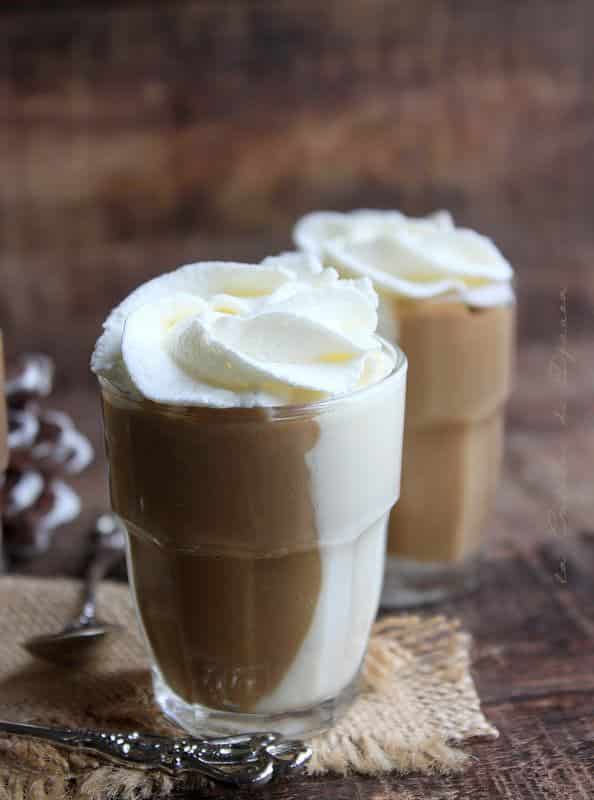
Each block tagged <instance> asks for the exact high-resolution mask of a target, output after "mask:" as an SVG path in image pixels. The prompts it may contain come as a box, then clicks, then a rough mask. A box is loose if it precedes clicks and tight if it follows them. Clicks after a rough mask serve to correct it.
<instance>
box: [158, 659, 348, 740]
mask: <svg viewBox="0 0 594 800" xmlns="http://www.w3.org/2000/svg"><path fill="white" fill-rule="evenodd" d="M358 685H359V675H358V674H357V676H356V677H355V679H354V680H353V681H351V683H349V684H348V686H346V687H345V688H344V689H343V690H342V691H341V692H340V693H339V694H338V695H337V696H336V697H333V698H330V699H329V700H324V701H322V702H321V703H317V704H316V705H313V706H310V707H308V708H303V709H297V710H294V711H286V712H282V713H280V712H279V713H264V714H239V713H235V712H232V711H217V710H216V709H214V708H207V707H206V706H202V705H199V704H197V703H196V704H192V703H187V702H186V701H185V700H182V698H181V697H179V696H178V695H176V694H175V692H173V691H172V690H171V689H170V688H169V686H167V684H166V683H165V681H164V679H163V676H162V675H161V673H160V672H159V670H158V669H156V668H154V667H153V690H154V693H155V698H156V700H157V703H158V704H159V706H160V707H161V710H162V711H163V712H164V713H165V714H166V716H168V717H169V718H170V719H172V720H173V721H174V722H176V723H177V724H178V725H179V726H180V727H182V728H183V729H184V730H186V731H187V732H188V733H190V734H192V735H193V736H203V735H214V736H220V735H231V734H237V733H253V732H254V731H274V732H278V733H282V734H283V735H284V736H289V737H303V736H308V737H309V736H313V735H314V734H317V733H320V732H321V731H324V730H326V729H327V728H331V727H332V726H333V725H335V724H336V723H337V722H338V720H339V719H340V718H341V717H342V716H343V715H344V714H345V713H346V711H348V709H349V708H350V706H351V704H352V702H353V700H354V699H355V697H356V696H357V688H358Z"/></svg>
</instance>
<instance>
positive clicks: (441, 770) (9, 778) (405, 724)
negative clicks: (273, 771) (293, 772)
mask: <svg viewBox="0 0 594 800" xmlns="http://www.w3.org/2000/svg"><path fill="white" fill-rule="evenodd" d="M2 580H3V582H4V585H6V583H5V582H6V581H7V580H8V579H6V578H5V579H2ZM12 582H13V583H16V585H17V586H18V588H19V589H20V583H22V584H25V583H28V584H29V583H34V582H36V583H40V581H33V580H30V579H29V580H28V581H25V580H23V579H21V581H20V582H19V581H16V582H15V581H14V580H13V581H12ZM56 584H61V588H60V587H58V586H57V585H56ZM24 588H28V589H29V590H30V589H32V588H34V587H24ZM43 591H44V592H45V598H46V600H47V602H48V603H50V605H51V603H52V596H53V595H54V593H57V592H60V591H62V592H64V591H65V592H66V593H67V594H68V592H71V593H72V597H73V598H74V597H75V596H76V587H75V585H72V586H70V585H69V582H66V581H60V582H57V581H56V582H51V584H50V582H49V581H46V582H45V583H44V585H43ZM19 595H20V591H19ZM30 596H31V592H30V591H29V592H28V593H26V594H25V595H24V596H21V597H19V598H13V597H12V595H11V601H14V603H15V604H17V605H18V606H19V613H20V614H22V615H23V616H24V617H26V618H27V619H28V618H29V616H30V614H29V611H31V610H30V609H27V608H25V609H23V603H25V604H26V602H27V601H26V600H25V597H30ZM60 602H61V600H60ZM101 602H102V608H103V609H104V611H105V614H106V616H108V618H109V619H113V620H114V621H118V622H120V623H121V624H124V625H126V626H127V627H128V629H129V630H130V637H129V640H128V643H127V648H126V654H125V655H124V654H121V653H119V652H115V651H114V653H113V654H112V655H111V660H110V669H111V676H112V680H115V683H116V691H115V692H114V691H113V688H112V689H111V690H110V692H111V694H110V695H109V696H110V697H111V702H110V701H109V698H108V696H107V695H106V694H105V693H104V694H103V695H101V696H99V694H100V692H101V691H103V689H101V688H100V687H99V684H98V685H97V689H96V691H97V693H98V694H97V696H96V697H90V698H89V707H88V708H87V709H85V710H84V711H83V710H81V712H80V718H77V716H76V714H75V713H74V712H73V710H72V709H70V710H68V709H67V708H64V709H63V710H59V709H56V710H55V711H53V712H52V715H51V718H48V714H47V711H44V710H42V709H39V710H38V709H36V708H35V706H34V704H33V705H31V706H30V707H28V708H27V711H26V718H27V719H28V720H29V721H32V722H40V723H47V724H68V725H71V726H72V727H77V726H80V725H82V724H85V725H88V724H93V725H94V726H96V727H104V728H108V729H109V728H112V729H113V728H119V729H133V728H138V729H141V730H142V729H144V730H149V729H150V730H153V731H158V732H162V733H166V732H173V730H174V729H173V728H172V726H171V725H170V724H169V723H168V722H167V721H166V720H165V719H164V718H163V716H162V715H161V714H160V712H159V710H158V709H157V708H156V707H155V706H154V705H153V702H152V696H151V694H150V689H149V682H148V675H147V673H146V670H145V671H144V672H142V671H140V672H139V673H134V676H136V674H139V675H141V676H143V677H146V680H137V679H136V678H135V677H134V678H133V679H127V678H125V677H123V676H124V675H125V669H126V667H130V666H134V668H137V667H140V666H141V665H142V663H143V662H142V659H143V658H144V656H143V650H142V645H141V643H140V641H138V642H137V641H136V639H137V637H138V632H137V629H136V627H135V624H134V621H133V615H132V608H131V604H130V601H129V596H128V592H127V590H126V588H125V587H122V586H115V585H114V586H108V587H104V590H103V597H102V600H101ZM9 605H10V604H9ZM53 613H59V614H62V613H63V610H62V609H61V607H59V606H58V607H57V608H54V609H53ZM38 615H39V606H37V616H38ZM42 622H43V621H42ZM2 633H3V631H2V625H1V624H0V634H2ZM11 634H15V631H14V623H13V629H12V630H9V631H8V632H7V637H10V635H11ZM19 635H20V629H19ZM470 646H471V640H470V637H469V635H468V634H466V633H465V632H463V631H462V630H461V629H460V625H459V623H458V622H457V621H455V620H449V619H447V618H445V617H443V616H431V617H422V616H416V615H400V616H390V617H386V618H384V619H382V620H380V621H379V622H377V623H376V625H375V626H374V630H373V635H372V638H371V641H370V645H369V649H368V653H367V656H366V659H365V664H364V669H363V681H362V691H361V693H360V695H359V697H358V698H357V700H356V702H355V703H354V705H353V706H352V708H351V709H350V711H349V712H348V713H347V714H346V716H345V717H343V718H342V719H341V720H340V721H339V723H338V724H337V725H336V727H335V728H333V729H332V730H331V731H328V732H327V733H325V734H322V735H320V736H317V737H316V738H314V739H313V740H312V742H311V743H312V746H313V751H314V755H313V758H312V760H311V762H310V764H309V767H308V771H309V773H310V774H312V775H320V774H324V773H327V772H332V773H336V774H340V775H345V774H348V773H358V774H363V775H378V774H382V773H387V772H392V771H397V772H399V773H402V774H404V773H407V772H419V773H424V774H445V773H450V772H457V771H461V770H463V769H464V768H465V767H466V766H467V764H468V760H469V758H470V757H469V756H468V754H466V753H465V752H464V751H463V750H462V749H461V745H462V744H463V743H464V742H465V741H466V740H468V739H471V738H473V737H477V736H486V737H496V736H497V735H498V734H497V731H496V729H495V728H494V727H493V726H492V725H490V724H489V723H488V722H487V720H486V719H485V717H484V716H483V714H482V712H481V710H480V702H479V698H478V695H477V693H476V689H475V686H474V682H473V680H472V676H471V672H470V666H471V665H470ZM136 647H137V649H135V648H136ZM131 662H133V663H131ZM89 674H91V675H92V674H93V673H89ZM89 674H87V676H86V677H87V678H88V677H89ZM18 675H20V671H18V670H17V676H18ZM108 694H109V693H108ZM122 697H125V698H126V701H125V702H122ZM69 715H70V716H69ZM20 719H24V717H23V716H20ZM204 787H205V782H204V781H203V780H202V779H201V778H200V777H199V776H197V777H192V778H190V777H188V776H184V778H182V779H180V780H173V779H171V778H170V777H168V776H166V775H163V774H161V773H158V772H149V773H147V772H140V771H135V770H127V769H122V768H119V767H113V766H109V765H108V764H107V763H106V762H103V761H102V760H101V759H95V758H91V757H89V756H87V755H84V754H79V753H72V752H68V751H65V750H58V749H56V748H54V747H52V746H48V745H46V744H43V743H39V742H33V741H30V740H26V739H21V738H18V737H3V738H0V800H116V798H117V800H144V799H145V798H146V800H148V798H151V799H152V800H164V799H165V798H169V797H171V796H172V794H174V793H175V792H179V791H184V790H185V791H188V790H191V789H197V788H202V789H204Z"/></svg>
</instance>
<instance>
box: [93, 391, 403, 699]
mask: <svg viewBox="0 0 594 800" xmlns="http://www.w3.org/2000/svg"><path fill="white" fill-rule="evenodd" d="M395 377H397V379H398V380H397V381H396V382H394V380H393V379H391V381H392V388H390V386H389V385H388V384H389V383H390V381H388V382H387V384H386V385H378V386H375V387H371V388H369V389H368V390H365V391H364V392H361V393H358V394H355V395H353V396H352V397H350V398H345V399H343V400H339V401H336V402H335V403H330V405H329V406H328V407H327V408H325V409H323V404H322V407H321V408H322V409H323V410H319V411H316V410H315V406H313V407H311V408H312V409H314V410H311V411H308V410H307V409H308V407H307V406H304V407H302V410H301V413H295V414H292V413H291V410H290V408H288V409H287V411H286V413H285V412H282V413H281V414H280V416H279V418H275V417H274V413H273V412H274V411H275V410H270V409H269V410H266V409H262V408H253V409H245V408H244V409H242V408H239V409H237V408H235V409H234V408H229V409H220V408H219V409H213V408H208V407H193V408H186V409H184V408H182V407H177V408H176V407H171V406H169V407H168V406H163V405H159V404H155V403H151V402H149V401H146V400H135V399H130V398H128V399H127V398H126V397H125V396H124V395H123V394H121V393H119V392H117V391H114V390H112V389H110V388H109V387H108V386H107V384H105V383H104V384H103V411H104V424H105V436H106V446H107V454H108V459H109V464H110V486H111V497H112V503H113V507H114V510H115V511H116V512H117V513H118V514H119V515H120V516H121V517H122V519H123V520H124V522H125V524H126V527H127V529H128V532H129V540H130V549H129V563H130V570H131V578H132V583H133V586H134V591H135V596H136V602H137V606H138V609H139V614H140V618H141V622H142V626H143V628H144V631H145V634H146V638H147V640H148V644H149V646H150V648H151V651H152V653H153V657H154V661H155V663H156V665H157V668H158V671H159V673H160V678H161V679H162V680H163V681H164V683H165V684H166V685H167V686H168V687H170V688H171V689H172V690H173V691H174V692H175V694H176V695H177V696H178V697H179V698H181V699H182V700H183V701H184V702H186V703H188V704H201V705H204V706H207V707H209V708H216V709H220V710H226V711H236V712H254V711H256V712H263V711H276V710H283V711H286V710H287V709H291V708H303V707H306V706H307V705H308V704H313V703H315V702H317V701H321V700H323V699H325V698H327V697H331V696H334V695H335V694H336V693H337V692H338V691H340V690H341V689H343V688H344V687H345V686H346V685H347V684H349V682H350V681H352V680H353V678H354V677H355V675H356V673H357V670H358V668H359V664H360V661H361V658H362V656H363V652H364V649H365V644H366V641H367V636H368V634H369V628H370V626H371V623H372V621H373V617H374V615H375V611H376V608H377V603H378V600H379V590H380V586H381V573H382V571H383V558H382V550H383V548H384V547H385V532H386V525H387V515H388V512H389V509H390V507H391V506H392V504H393V502H394V500H395V498H396V493H397V488H398V480H399V475H398V471H399V470H398V467H399V459H396V458H395V453H394V448H395V444H397V443H398V442H399V441H400V438H401V430H402V414H403V386H404V383H403V382H404V375H399V376H395ZM303 409H305V411H304V410H303ZM380 419H381V420H382V422H381V424H380V422H379V420H380ZM355 567H356V568H355Z"/></svg>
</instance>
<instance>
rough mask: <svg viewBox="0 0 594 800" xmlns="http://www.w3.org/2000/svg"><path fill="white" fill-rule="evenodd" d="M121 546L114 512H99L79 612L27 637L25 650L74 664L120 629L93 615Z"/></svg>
mask: <svg viewBox="0 0 594 800" xmlns="http://www.w3.org/2000/svg"><path fill="white" fill-rule="evenodd" d="M125 545H126V537H125V532H124V528H123V526H122V523H121V522H120V521H119V519H118V518H117V517H116V516H115V515H114V514H102V515H101V516H100V517H99V518H98V519H97V521H96V522H95V529H94V546H93V553H92V557H91V560H90V563H89V566H88V569H87V573H86V576H85V583H84V592H83V602H82V609H81V611H80V613H79V614H78V615H77V616H76V617H75V618H74V619H73V620H72V621H71V622H70V623H69V624H68V625H66V627H65V628H64V629H63V630H61V631H59V632H58V633H47V634H42V635H41V636H34V637H32V638H31V639H27V640H26V641H25V642H23V647H24V648H25V650H27V651H28V652H29V653H31V655H33V656H35V657H36V658H43V659H45V660H46V661H53V662H55V663H58V664H67V663H75V662H77V661H82V660H84V658H85V657H87V656H88V655H90V654H91V653H92V652H93V651H94V650H95V649H96V648H97V647H98V646H99V645H100V644H103V643H104V642H105V641H107V640H109V638H110V637H111V636H113V635H114V634H117V633H120V632H121V631H122V627H121V626H120V625H115V624H113V623H111V622H103V620H101V619H99V618H98V617H97V616H96V609H97V598H96V590H97V586H98V585H99V583H100V581H101V580H103V578H104V577H105V576H106V575H107V574H108V572H109V571H110V570H111V569H112V568H113V567H114V566H116V564H118V563H119V562H121V561H122V560H123V558H124V554H125Z"/></svg>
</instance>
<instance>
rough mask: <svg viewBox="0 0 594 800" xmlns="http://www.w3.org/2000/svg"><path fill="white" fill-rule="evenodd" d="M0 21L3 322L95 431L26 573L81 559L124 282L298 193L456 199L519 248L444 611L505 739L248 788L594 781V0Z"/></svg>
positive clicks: (560, 798) (319, 793)
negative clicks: (489, 456)
mask: <svg viewBox="0 0 594 800" xmlns="http://www.w3.org/2000/svg"><path fill="white" fill-rule="evenodd" d="M0 43H1V45H0V163H1V173H0V278H1V282H0V326H1V327H3V328H4V331H5V335H6V339H7V349H8V350H9V352H13V353H16V352H17V351H19V350H21V349H24V348H29V349H32V348H34V349H40V350H44V351H46V352H49V353H50V354H52V355H53V356H54V357H55V358H56V361H57V364H58V387H57V391H56V394H55V396H54V398H53V399H54V402H55V405H57V406H58V407H63V408H65V409H66V410H68V411H70V412H71V413H72V414H73V415H74V416H75V417H76V419H77V421H78V423H79V425H80V427H81V428H82V429H83V430H84V431H85V432H86V433H88V434H89V436H90V437H91V439H92V440H93V442H94V444H95V446H96V447H97V453H98V456H97V460H96V462H95V464H94V466H93V467H92V468H91V469H89V470H87V471H86V472H85V473H84V474H83V475H82V476H80V477H79V478H77V479H76V480H73V485H75V487H76V488H77V490H78V491H79V492H80V494H81V496H82V498H83V500H84V503H85V514H84V517H83V519H82V520H81V521H79V522H78V523H77V524H76V525H71V526H68V527H67V528H64V529H62V530H61V531H60V533H59V534H58V535H57V537H56V539H55V541H54V545H53V548H52V550H51V551H50V552H49V553H48V554H47V556H45V557H43V558H41V559H39V560H37V561H35V562H31V563H28V564H21V565H20V567H19V569H20V570H21V571H23V572H34V573H38V574H55V573H56V572H61V573H67V574H73V575H76V574H80V571H81V569H82V567H83V564H84V555H85V537H84V533H85V526H86V525H87V524H88V523H89V522H90V521H91V519H92V517H93V516H94V514H96V513H97V512H98V511H100V510H101V509H102V508H104V507H105V504H106V503H107V497H106V485H105V484H106V482H105V464H104V461H103V458H102V450H101V432H100V420H99V413H98V403H97V398H96V392H95V390H94V385H93V380H92V378H91V376H90V375H89V372H88V357H89V354H90V351H91V348H92V345H93V342H94V340H95V338H96V335H97V332H98V329H99V324H100V322H101V320H102V319H103V317H104V316H105V314H106V312H107V311H108V310H109V309H110V308H111V307H112V306H113V305H114V303H116V302H117V301H118V300H119V299H121V298H122V297H123V296H124V295H125V294H126V293H127V292H128V291H129V290H130V289H131V288H132V287H133V286H134V285H136V284H138V283H139V282H140V281H141V280H144V279H146V278H148V277H150V276H152V275H154V274H157V273H158V272H161V271H163V270H164V269H170V268H173V267H175V266H176V265H178V264H180V263H183V262H185V261H188V260H197V259H204V258H236V259H241V260H250V259H259V258H260V257H262V256H264V255H266V254H267V253H269V252H274V251H277V250H279V249H282V248H286V247H288V246H289V245H290V238H289V233H290V230H291V224H292V221H293V220H294V218H295V217H296V216H298V215H300V214H301V213H303V212H305V211H307V210H309V209H312V208H320V207H327V208H331V207H332V208H338V209H347V208H351V207H356V206H378V207H398V208H401V209H403V210H404V211H406V212H408V213H416V214H422V213H426V212H428V211H430V210H433V209H435V208H438V207H447V208H450V209H451V210H452V211H453V212H454V214H455V216H456V218H457V219H458V220H459V221H461V222H463V223H466V224H469V225H471V226H475V227H477V228H478V229H480V230H482V231H484V232H486V233H488V234H490V235H492V236H493V237H494V238H495V239H496V241H497V242H498V243H499V244H500V246H501V247H502V249H503V251H504V252H505V253H506V254H507V255H508V257H509V258H510V260H511V261H512V262H513V263H514V265H515V267H516V269H517V288H518V298H519V314H520V326H519V349H518V369H517V379H516V384H515V389H514V395H513V397H512V400H511V403H510V406H509V414H508V431H507V446H506V460H505V469H504V475H503V479H502V482H501V486H500V491H499V495H498V500H497V507H496V509H495V513H494V515H493V517H492V519H491V521H490V524H489V529H488V535H487V550H486V557H487V560H486V565H485V570H484V581H483V585H482V588H481V590H480V591H479V593H478V594H475V595H472V596H469V597H465V598H462V599H459V600H455V601H452V602H451V603H449V604H447V605H446V606H445V607H444V609H443V610H444V611H445V612H446V613H450V614H454V615H457V616H459V617H460V618H461V619H462V622H463V624H464V626H465V627H466V628H467V629H468V630H469V631H471V632H472V634H473V636H474V638H475V642H476V646H475V665H474V669H475V678H476V680H477V685H478V688H479V692H480V694H481V697H482V699H483V702H484V707H485V710H486V713H487V714H488V716H489V717H490V719H492V721H493V722H494V723H495V724H496V725H497V726H498V727H499V728H500V730H501V737H500V739H499V740H498V741H497V742H496V743H492V742H486V743H485V742H483V743H476V744H474V745H473V746H472V748H471V751H472V753H473V754H474V755H475V756H476V758H477V760H476V762H475V764H474V766H473V768H471V769H470V770H469V771H468V772H467V773H466V774H465V775H463V776H452V777H450V778H447V779H444V778H427V777H425V778H422V777H419V776H409V777H407V778H405V779H402V778H399V777H398V776H396V775H394V776H389V777H383V778H376V779H372V778H366V779H363V778H359V779H347V780H343V779H339V778H335V777H327V778H325V779H321V780H317V781H312V780H306V779H303V780H297V781H295V782H291V783H287V784H286V785H283V786H281V787H279V788H276V789H270V790H266V791H265V792H264V793H263V795H262V796H263V797H266V798H270V800H273V798H274V799H275V800H299V798H307V799H308V800H310V798H311V800H331V798H332V800H340V799H341V798H344V800H347V798H348V800H350V799H351V798H352V799H353V800H362V799H363V800H417V799H418V800H421V798H431V800H466V798H469V797H473V798H477V800H490V799H491V798H502V800H529V799H530V800H588V798H590V797H592V796H594V732H593V726H592V720H593V719H594V616H593V613H594V533H593V531H594V493H593V492H592V486H593V485H594V484H593V473H594V467H593V463H594V459H593V454H594V415H593V413H592V411H593V400H594V391H593V389H594V224H593V223H594V210H593V209H594V203H593V197H594V3H592V2H590V0H414V1H413V0H393V2H389V1H388V0H359V1H358V2H357V1H356V0H325V2H322V1H321V0H315V1H314V0H268V1H267V2H265V0H251V2H250V1H248V0H228V2H222V0H202V1H200V0H170V2H168V3H164V2H157V1H156V0H152V2H148V1H147V2H140V1H138V2H132V1H131V0H123V2H119V3H115V2H101V3H99V2H90V0H87V2H83V1H82V0H81V2H78V3H75V4H72V3H65V2H60V0H54V2H53V3H49V2H48V3H36V4H33V3H32V2H31V3H27V4H23V3H17V2H5V3H4V4H2V5H1V6H0ZM229 796H231V795H229ZM242 796H243V795H242ZM246 796H247V795H246Z"/></svg>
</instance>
